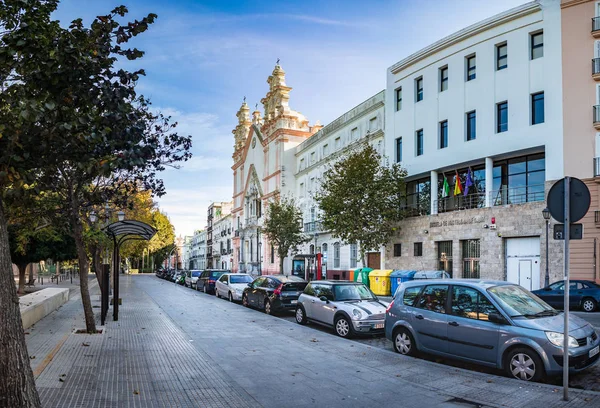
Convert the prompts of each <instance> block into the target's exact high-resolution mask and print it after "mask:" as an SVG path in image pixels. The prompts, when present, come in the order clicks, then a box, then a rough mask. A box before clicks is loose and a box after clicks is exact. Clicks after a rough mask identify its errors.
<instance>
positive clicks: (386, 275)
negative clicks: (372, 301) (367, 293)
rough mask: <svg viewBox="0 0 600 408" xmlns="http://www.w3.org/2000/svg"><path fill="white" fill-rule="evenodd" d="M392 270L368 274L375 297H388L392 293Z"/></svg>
mask: <svg viewBox="0 0 600 408" xmlns="http://www.w3.org/2000/svg"><path fill="white" fill-rule="evenodd" d="M392 272H393V270H392V269H386V270H383V269H375V270H374V271H372V272H371V273H370V274H369V283H370V285H369V286H370V287H371V290H372V291H373V293H374V294H376V295H377V296H390V295H391V293H392V279H391V278H390V275H391V273H392Z"/></svg>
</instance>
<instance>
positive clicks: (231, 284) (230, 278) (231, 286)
mask: <svg viewBox="0 0 600 408" xmlns="http://www.w3.org/2000/svg"><path fill="white" fill-rule="evenodd" d="M252 280H253V279H252V276H250V275H248V274H247V273H224V274H223V275H221V277H220V278H219V279H217V283H216V284H215V295H217V297H226V298H227V299H229V301H230V302H233V301H240V300H242V294H243V293H244V288H246V287H248V284H249V283H252Z"/></svg>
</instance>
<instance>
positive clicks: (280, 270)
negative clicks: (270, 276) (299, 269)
mask: <svg viewBox="0 0 600 408" xmlns="http://www.w3.org/2000/svg"><path fill="white" fill-rule="evenodd" d="M284 260H285V255H283V256H282V255H281V254H279V273H280V274H282V275H284V273H283V261H284Z"/></svg>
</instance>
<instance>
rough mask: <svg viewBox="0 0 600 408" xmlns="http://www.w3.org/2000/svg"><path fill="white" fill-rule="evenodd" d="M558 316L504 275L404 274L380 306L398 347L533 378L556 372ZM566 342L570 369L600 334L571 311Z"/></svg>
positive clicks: (591, 350)
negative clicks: (413, 277) (410, 277)
mask: <svg viewBox="0 0 600 408" xmlns="http://www.w3.org/2000/svg"><path fill="white" fill-rule="evenodd" d="M448 298H449V299H448ZM563 323H564V315H563V313H561V312H559V311H557V310H555V309H553V308H552V307H551V306H550V305H548V304H547V303H546V302H544V301H543V300H542V299H540V298H538V297H537V296H535V295H534V294H532V293H531V292H529V291H527V290H526V289H524V288H523V287H521V286H518V285H515V284H512V283H509V282H505V281H473V280H449V279H444V280H429V281H409V282H404V283H402V284H401V285H400V286H399V287H398V290H397V291H396V293H395V295H394V299H393V301H392V303H391V304H390V306H389V307H388V309H387V313H386V318H385V335H386V337H387V338H388V339H389V340H391V341H392V342H393V344H394V349H395V350H396V351H397V352H398V353H401V354H406V355H414V354H415V353H416V352H417V351H422V352H427V353H431V354H437V355H440V356H447V357H452V358H457V359H461V360H465V361H470V362H474V363H478V364H481V365H487V366H490V367H496V368H499V369H503V370H504V371H505V372H506V373H507V375H508V376H511V377H515V378H518V379H520V380H526V381H529V380H533V381H537V380H540V379H542V378H543V377H545V376H546V375H548V376H551V375H557V374H561V373H562V363H563V352H562V345H563V334H562V332H563V330H564V326H563ZM569 347H570V348H569V366H570V367H572V368H571V370H573V371H580V370H583V369H586V368H588V367H590V366H591V365H593V364H595V363H596V362H597V361H598V358H600V337H599V336H598V334H597V333H596V331H595V330H594V329H593V327H592V326H590V324H589V323H587V322H586V321H585V320H583V319H581V318H579V317H577V316H572V315H571V316H570V317H569Z"/></svg>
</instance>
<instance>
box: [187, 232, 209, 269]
mask: <svg viewBox="0 0 600 408" xmlns="http://www.w3.org/2000/svg"><path fill="white" fill-rule="evenodd" d="M191 249H192V251H191V252H192V254H191V258H190V264H189V269H190V270H191V269H200V270H203V269H206V230H197V231H194V235H193V237H192V245H191Z"/></svg>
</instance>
